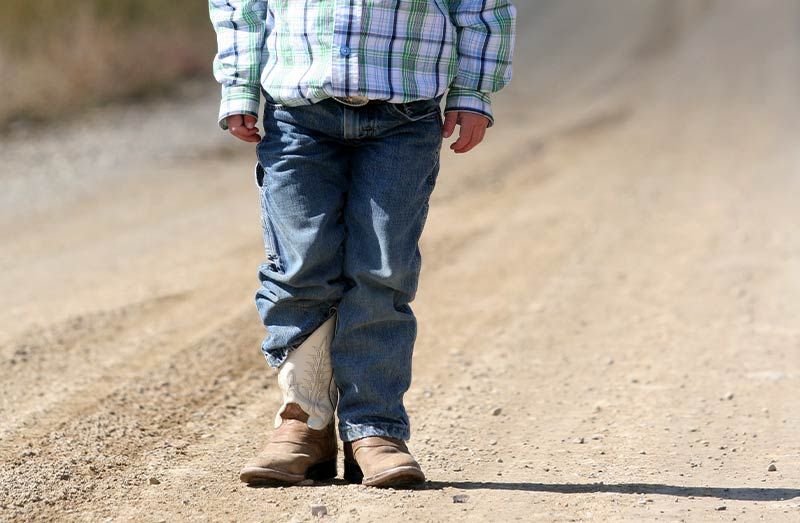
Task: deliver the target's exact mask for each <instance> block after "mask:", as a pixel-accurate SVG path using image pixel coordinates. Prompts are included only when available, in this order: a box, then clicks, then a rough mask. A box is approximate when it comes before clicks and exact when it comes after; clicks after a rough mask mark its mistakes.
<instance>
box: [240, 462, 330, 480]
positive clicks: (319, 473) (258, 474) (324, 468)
mask: <svg viewBox="0 0 800 523" xmlns="http://www.w3.org/2000/svg"><path fill="white" fill-rule="evenodd" d="M335 477H336V458H334V459H331V460H328V461H321V462H319V463H317V464H315V465H312V466H310V467H309V468H308V470H307V471H306V473H305V475H303V474H289V473H288V472H283V471H280V470H275V469H269V468H262V467H245V468H243V469H242V470H241V471H240V472H239V479H240V480H242V481H243V482H244V483H247V484H248V485H262V486H291V485H296V484H297V483H300V482H301V481H305V480H307V479H311V480H314V481H325V480H328V479H332V478H335Z"/></svg>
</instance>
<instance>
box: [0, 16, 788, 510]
mask: <svg viewBox="0 0 800 523" xmlns="http://www.w3.org/2000/svg"><path fill="white" fill-rule="evenodd" d="M518 4H520V5H519V8H520V9H519V11H520V22H519V33H520V37H519V46H518V56H519V60H518V62H517V64H518V65H517V68H516V78H515V81H514V84H513V86H512V87H511V88H509V89H508V91H506V92H504V93H503V94H502V95H501V96H498V97H497V102H496V111H497V125H496V127H495V128H493V129H492V130H491V132H490V136H489V138H488V141H487V142H486V143H485V144H484V145H483V146H481V148H480V149H479V150H478V151H476V152H475V153H474V154H472V155H470V156H468V157H463V158H462V157H459V158H455V157H452V156H451V155H449V154H447V155H445V156H446V159H445V162H444V167H443V172H442V175H441V176H440V177H439V186H438V187H437V190H436V193H435V198H434V204H433V206H432V209H431V213H430V218H429V226H428V228H427V230H426V233H425V236H424V240H423V242H424V244H423V256H424V260H425V261H424V269H423V281H422V282H421V286H420V294H419V297H418V300H417V302H416V311H417V312H418V315H419V318H420V336H419V340H418V345H417V349H416V353H415V363H414V365H415V375H414V384H413V388H412V390H411V391H410V392H409V394H408V396H407V406H408V408H409V411H410V414H411V417H412V423H413V432H414V437H413V439H412V441H411V447H412V449H413V450H414V451H415V453H416V454H417V456H418V457H419V458H420V461H421V463H422V465H423V467H424V468H425V470H426V472H427V475H428V477H429V479H430V481H429V483H428V484H427V485H426V488H425V489H422V490H417V491H393V490H388V491H386V490H375V489H369V488H364V487H361V486H354V485H346V484H344V483H343V482H342V481H336V482H334V484H332V485H318V486H307V487H295V488H290V489H252V488H248V487H246V486H244V485H243V484H241V483H239V481H238V479H237V471H238V468H239V466H240V465H241V464H242V462H243V460H244V459H246V458H247V457H249V456H250V455H251V453H253V452H254V451H255V450H256V449H257V448H258V447H260V446H261V445H262V444H263V442H264V440H265V437H266V434H267V433H268V430H269V425H270V419H271V417H272V416H273V414H274V411H275V408H276V406H277V405H278V391H277V389H276V386H275V382H274V378H273V377H274V375H273V373H272V372H271V371H269V370H268V369H267V367H266V364H265V363H264V362H263V359H262V357H261V356H260V353H259V350H258V345H259V340H260V338H261V334H262V332H261V327H260V325H259V322H258V319H257V315H256V313H255V310H254V307H253V304H252V302H251V297H252V294H253V292H254V290H255V284H256V267H257V265H258V263H259V262H260V258H261V256H262V249H261V244H260V242H261V239H260V230H259V227H260V225H259V220H258V208H257V194H256V189H255V186H254V184H253V182H252V179H251V178H252V175H251V172H252V163H253V159H252V156H253V152H252V150H251V149H250V148H248V147H247V146H244V145H238V144H234V143H233V142H232V140H231V139H229V138H228V137H227V136H225V135H224V134H223V133H221V132H219V131H218V130H217V129H215V127H214V121H213V120H214V112H215V103H216V102H215V93H216V89H215V87H214V86H213V85H209V86H208V89H206V88H205V87H203V88H201V93H200V94H195V95H194V96H193V97H191V98H190V99H188V100H187V101H186V102H181V103H162V104H158V105H153V106H148V107H145V108H138V110H134V109H125V108H123V109H109V110H104V111H100V112H98V113H96V114H92V115H88V116H87V118H86V119H84V120H82V121H81V122H80V123H74V124H69V125H59V126H56V127H53V128H50V129H44V130H39V131H35V132H34V131H21V132H20V133H19V134H18V135H15V136H11V137H6V138H4V141H3V144H2V146H0V155H2V157H3V158H4V167H2V168H0V169H2V171H0V193H2V195H3V196H2V204H3V207H2V219H1V220H0V245H2V248H1V249H0V308H1V309H2V315H1V316H0V519H2V520H12V521H23V520H25V521H27V520H38V521H59V520H68V521H69V520H75V521H126V520H131V521H170V522H171V521H183V520H186V521H291V520H297V521H309V520H314V519H315V518H314V517H313V516H312V515H311V509H310V505H311V504H312V503H321V504H323V505H325V506H326V508H327V512H328V516H326V518H327V519H326V520H330V521H333V520H335V521H376V520H378V519H381V520H385V521H430V522H438V521H449V520H456V519H458V520H467V521H498V522H504V521H564V520H569V521H576V520H579V521H581V520H593V521H602V520H615V521H620V520H623V521H642V520H652V519H659V520H679V519H680V520H689V521H718V520H721V521H733V520H737V521H750V520H766V521H784V520H785V521H797V520H798V519H800V419H799V418H798V397H800V234H798V232H797V231H798V222H800V203H799V201H800V198H799V197H800V147H798V137H799V136H800V3H798V2H796V1H790V0H787V1H777V0H759V1H758V2H755V1H748V0H730V1H716V2H715V1H704V0H686V1H680V0H662V1H654V0H649V1H642V0H615V1H614V2H611V1H607V2H582V1H579V0H571V1H565V0H550V1H547V2H542V1H536V2H528V1H524V2H523V1H520V2H518ZM209 84H210V83H209ZM175 122H179V123H180V125H179V126H178V128H179V129H180V130H181V132H179V133H174V132H165V131H164V130H165V129H174V123H175ZM772 465H774V466H772ZM770 468H774V469H775V470H774V471H770V470H769V469H770ZM457 495H467V496H468V499H466V502H464V503H454V496H457ZM457 499H459V500H461V498H457Z"/></svg>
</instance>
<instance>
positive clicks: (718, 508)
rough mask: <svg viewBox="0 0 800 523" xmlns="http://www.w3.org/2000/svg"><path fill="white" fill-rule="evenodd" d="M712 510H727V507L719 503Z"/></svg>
mask: <svg viewBox="0 0 800 523" xmlns="http://www.w3.org/2000/svg"><path fill="white" fill-rule="evenodd" d="M714 510H728V507H726V506H725V505H720V506H718V507H717V508H715V509H714Z"/></svg>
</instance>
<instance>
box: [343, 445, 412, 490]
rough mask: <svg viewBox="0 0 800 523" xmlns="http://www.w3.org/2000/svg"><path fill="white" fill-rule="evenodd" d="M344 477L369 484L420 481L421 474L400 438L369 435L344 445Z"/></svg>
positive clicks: (405, 483)
mask: <svg viewBox="0 0 800 523" xmlns="http://www.w3.org/2000/svg"><path fill="white" fill-rule="evenodd" d="M344 478H345V479H346V480H347V481H349V482H351V483H363V484H364V485H368V486H370V487H400V486H408V485H413V484H415V483H422V482H423V481H425V474H423V473H422V469H421V468H420V466H419V463H417V462H416V460H415V459H414V458H413V456H411V453H410V452H409V451H408V447H406V444H405V442H404V441H401V440H399V439H394V438H385V437H382V436H370V437H368V438H363V439H358V440H356V441H352V442H347V443H345V444H344Z"/></svg>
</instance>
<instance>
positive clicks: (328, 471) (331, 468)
mask: <svg viewBox="0 0 800 523" xmlns="http://www.w3.org/2000/svg"><path fill="white" fill-rule="evenodd" d="M335 477H336V458H334V459H331V460H328V461H321V462H319V463H317V464H316V465H312V466H311V467H309V468H308V472H307V473H306V478H308V479H313V480H314V481H325V480H326V479H332V478H335Z"/></svg>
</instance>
